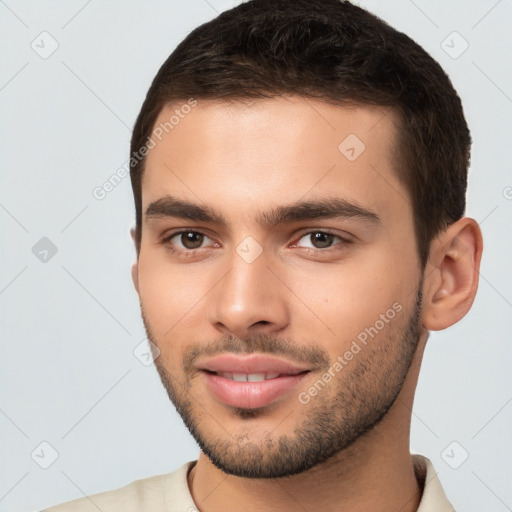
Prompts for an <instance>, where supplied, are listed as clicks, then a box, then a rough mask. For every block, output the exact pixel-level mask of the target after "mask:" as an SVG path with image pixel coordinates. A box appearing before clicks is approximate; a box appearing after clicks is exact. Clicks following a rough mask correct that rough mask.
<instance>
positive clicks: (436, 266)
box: [422, 217, 483, 331]
mask: <svg viewBox="0 0 512 512" xmlns="http://www.w3.org/2000/svg"><path fill="white" fill-rule="evenodd" d="M482 250H483V240H482V232H481V230H480V227H479V225H478V223H477V222H476V221H475V220H474V219H470V218H469V217H464V218H462V219H460V220H458V221H457V222H454V223H453V224H451V225H450V226H449V227H448V228H447V229H446V230H445V231H443V232H442V233H441V234H440V235H439V236H438V237H437V238H436V239H435V240H434V241H433V242H432V244H431V248H430V256H429V261H428V263H427V265H426V268H425V283H424V287H423V308H422V322H423V325H424V327H426V328H427V329H429V330H432V331H439V330H441V329H446V328H447V327H449V326H450V325H453V324H455V323H456V322H458V321H459V320H460V319H461V318H463V317H464V316H465V315H466V313H467V312H468V311H469V309H470V308H471V306H472V304H473V301H474V299H475V295H476V291H477V289H478V277H479V270H480V260H481V258H482Z"/></svg>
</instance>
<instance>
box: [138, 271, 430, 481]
mask: <svg viewBox="0 0 512 512" xmlns="http://www.w3.org/2000/svg"><path fill="white" fill-rule="evenodd" d="M422 282H423V279H421V282H420V286H419V287H418V290H417V294H416V302H415V305H414V308H413V311H412V313H411V314H410V315H409V317H408V318H407V319H406V321H403V320H402V321H400V320H399V319H398V318H395V319H394V320H392V321H391V322H400V324H401V325H399V326H398V327H395V328H394V329H392V328H391V327H390V329H389V332H388V333H381V335H384V334H387V337H385V338H383V336H379V337H376V339H374V340H372V341H370V342H369V343H368V346H366V347H364V348H363V350H361V352H359V353H358V354H356V355H355V356H354V359H353V360H352V361H350V362H349V364H347V366H346V367H344V368H343V369H342V370H341V371H340V372H339V374H338V375H336V377H335V378H334V379H333V380H332V381H331V382H330V383H329V384H328V385H327V387H325V388H324V389H322V390H321V391H319V393H318V395H317V396H315V397H313V398H312V399H311V401H310V402H309V403H308V404H301V403H300V402H299V401H298V400H297V401H295V402H293V406H292V407H295V408H297V410H298V411H299V414H300V416H301V417H304V419H303V420H301V421H300V422H299V423H298V424H297V425H296V426H295V427H294V429H293V431H292V432H290V433H286V434H279V435H277V434H276V432H275V431H274V432H272V431H269V432H267V434H266V436H265V437H264V438H263V439H261V440H260V441H258V442H257V443H256V442H254V441H253V440H251V436H250V429H242V430H241V433H240V432H239V433H228V432H226V431H225V430H223V429H222V428H218V429H217V430H219V431H220V434H218V435H214V434H212V431H213V430H214V429H212V428H211V427H212V423H214V422H215V420H214V419H212V418H211V416H209V415H208V414H207V413H205V412H204V411H205V409H204V408H203V406H202V405H201V404H199V403H198V401H197V400H196V399H195V398H194V397H193V395H192V394H191V392H190V388H191V381H190V379H189V378H188V377H187V375H188V374H189V372H187V370H190V368H191V362H192V360H193V359H194V358H195V357H196V356H197V355H198V353H200V352H201V351H198V350H197V349H196V350H192V351H190V352H189V353H188V356H187V357H186V358H185V360H184V363H183V366H184V370H185V373H184V375H185V380H183V381H179V380H178V379H177V378H176V377H174V376H172V375H170V374H169V372H168V371H167V369H166V368H165V366H164V364H163V363H162V360H161V358H157V359H155V366H156V368H157V371H158V373H159V375H160V379H161V381H162V384H163V386H164V388H165V389H166V391H167V393H168V395H169V398H170V400H171V402H172V403H173V404H174V406H175V407H176V410H177V411H178V413H179V414H180V416H181V417H182V419H183V421H184V423H185V425H186V426H187V428H188V429H189V431H190V433H191V434H192V436H193V437H194V439H195V440H196V442H197V443H198V445H199V446H200V448H201V450H202V451H203V452H204V453H205V454H206V455H207V457H208V458H209V459H210V460H211V462H212V463H213V464H214V465H215V466H216V467H217V468H219V469H220V470H222V471H223V472H225V473H228V474H231V475H235V476H239V477H245V478H281V477H286V476H290V475H294V474H297V473H302V472H304V471H307V470H308V469H311V468H313V467H314V466H317V465H318V464H321V463H323V462H325V461H327V460H328V459H330V458H331V457H333V456H334V455H336V454H338V453H340V452H342V451H343V450H346V449H347V448H348V447H350V446H351V445H353V444H354V442H355V441H356V440H358V439H359V438H360V437H361V436H363V435H364V434H366V433H367V432H370V431H371V430H372V429H374V427H375V426H376V425H378V424H379V423H380V421H381V420H382V419H383V418H384V416H385V415H386V414H387V412H388V411H389V410H390V408H391V407H392V405H393V403H394V402H395V400H396V398H397V396H398V394H399V393H400V391H401V389H402V386H403V384H404V382H405V379H406V376H407V373H408V371H409V368H410V366H411V363H412V360H413V357H414V353H415V351H416V348H417V345H418V341H419V338H420V333H421V320H420V315H421V302H422V295H421V287H422V286H421V285H422ZM142 316H143V321H144V325H145V327H146V333H147V335H148V338H149V339H150V341H151V342H152V343H154V344H155V345H156V346H159V343H158V341H157V340H155V339H154V337H153V336H152V335H151V329H150V328H149V327H150V326H149V324H148V322H147V319H146V318H145V317H144V313H143V314H142ZM370 345H371V346H370ZM210 347H213V348H212V350H211V352H214V351H215V350H217V349H218V348H220V347H222V348H223V349H224V350H226V351H231V352H239V353H250V352H253V351H258V350H259V351H261V352H266V353H272V354H277V355H279V354H281V355H290V353H293V355H294V356H299V358H300V359H302V360H305V361H313V360H315V361H316V362H318V361H323V362H324V364H325V369H324V371H327V370H328V368H329V366H331V365H332V362H331V363H330V364H329V360H328V359H326V352H325V351H324V350H323V349H321V348H313V349H311V350H309V351H307V352H306V353H304V352H302V353H301V352H300V351H299V350H296V349H294V348H293V347H291V346H290V345H289V344H287V343H286V342H285V341H283V340H280V339H277V338H274V337H272V336H268V335H257V336H254V337H251V338H250V339H249V338H248V339H246V340H241V339H238V338H235V337H232V336H230V337H227V338H223V339H221V340H218V342H217V343H214V344H213V345H210ZM202 353H204V351H203V352H202ZM324 371H322V372H320V373H319V374H318V377H319V378H320V376H321V375H322V374H323V373H324ZM231 412H232V414H233V415H234V416H235V417H237V418H239V419H240V420H241V421H243V422H245V423H248V422H251V421H254V420H257V418H258V417H260V416H261V417H264V416H265V414H266V412H265V408H261V409H235V408H231ZM287 414H289V412H288V411H283V418H284V417H285V416H286V415H287ZM215 427H217V425H215ZM276 427H277V425H276ZM248 433H249V434H248Z"/></svg>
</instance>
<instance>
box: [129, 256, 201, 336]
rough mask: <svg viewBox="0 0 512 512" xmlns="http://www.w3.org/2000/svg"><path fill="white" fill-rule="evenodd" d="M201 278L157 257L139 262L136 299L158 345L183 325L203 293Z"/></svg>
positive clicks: (195, 272) (143, 258) (189, 270)
mask: <svg viewBox="0 0 512 512" xmlns="http://www.w3.org/2000/svg"><path fill="white" fill-rule="evenodd" d="M205 281H206V280H205V279H204V275H202V274H201V272H199V271H198V270H192V269H191V267H187V268H183V267H180V266H177V265H170V264H169V262H168V261H166V258H165V256H163V255H161V254H155V255H147V256H142V254H141V257H140V259H139V296H140V301H141V303H142V307H143V309H144V315H145V317H146V320H147V322H148V323H149V325H150V327H151V330H152V333H153V335H154V336H155V337H156V339H157V340H159V341H160V342H162V341H163V340H164V339H168V338H172V337H174V336H175V335H176V332H177V331H179V329H180V328H183V326H184V325H185V326H186V325H187V322H188V317H190V316H191V314H193V312H194V311H195V309H196V308H197V307H198V306H199V305H200V301H201V298H202V297H204V295H205V294H206V291H207V290H206V288H205V287H206V282H205Z"/></svg>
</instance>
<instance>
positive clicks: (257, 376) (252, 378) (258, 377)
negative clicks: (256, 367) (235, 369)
mask: <svg viewBox="0 0 512 512" xmlns="http://www.w3.org/2000/svg"><path fill="white" fill-rule="evenodd" d="M264 380H265V374H264V373H249V374H248V375H247V382H262V381H264Z"/></svg>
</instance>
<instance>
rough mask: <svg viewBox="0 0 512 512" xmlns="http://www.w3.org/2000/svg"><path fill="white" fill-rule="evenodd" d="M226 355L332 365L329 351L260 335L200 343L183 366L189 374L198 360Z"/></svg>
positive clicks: (188, 351) (229, 336)
mask: <svg viewBox="0 0 512 512" xmlns="http://www.w3.org/2000/svg"><path fill="white" fill-rule="evenodd" d="M226 352H230V353H233V354H253V353H263V354H267V355H273V356H281V357H284V358H286V359H290V360H292V361H294V362H296V363H302V364H308V365H311V366H314V367H323V366H329V363H330V359H329V355H328V353H327V351H326V350H325V349H323V348H321V347H319V346H317V345H308V346H304V345H299V344H297V343H295V342H293V341H291V340H289V339H287V338H281V337H276V336H272V335H269V334H264V333H258V334H255V335H252V336H248V337H245V338H239V337H237V336H233V335H228V336H223V337H221V338H218V339H216V340H213V341H209V342H202V343H198V344H196V345H194V346H193V347H191V348H189V349H188V350H187V351H186V352H185V354H184V356H183V367H184V369H185V371H190V370H192V369H193V368H194V362H195V361H196V360H197V358H198V357H200V356H210V357H212V356H216V355H219V354H222V353H226Z"/></svg>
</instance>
